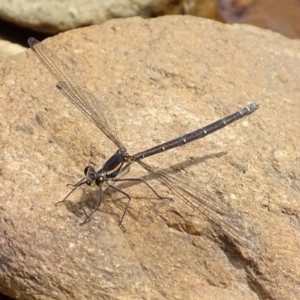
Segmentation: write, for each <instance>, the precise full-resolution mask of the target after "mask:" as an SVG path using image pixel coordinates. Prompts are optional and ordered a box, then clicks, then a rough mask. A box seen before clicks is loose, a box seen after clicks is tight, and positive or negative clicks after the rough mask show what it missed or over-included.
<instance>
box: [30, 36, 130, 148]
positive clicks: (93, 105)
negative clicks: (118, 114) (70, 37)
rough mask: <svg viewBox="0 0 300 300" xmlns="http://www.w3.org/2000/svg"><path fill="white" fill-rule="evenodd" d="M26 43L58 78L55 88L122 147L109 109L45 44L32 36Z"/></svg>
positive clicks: (114, 120)
mask: <svg viewBox="0 0 300 300" xmlns="http://www.w3.org/2000/svg"><path fill="white" fill-rule="evenodd" d="M28 44H29V46H30V48H31V49H32V50H33V52H34V53H35V54H36V55H37V57H38V58H39V59H40V60H41V62H42V63H43V64H44V65H45V66H46V67H47V68H48V70H49V71H50V72H51V73H52V75H53V76H54V77H55V78H56V79H57V80H58V83H57V88H58V89H59V90H60V91H61V92H62V93H63V94H64V95H65V96H66V97H67V98H68V99H69V100H70V101H71V102H72V103H73V104H74V105H75V106H77V107H78V108H79V109H80V110H81V111H82V112H83V113H84V114H85V115H86V117H87V118H88V119H90V120H91V121H92V122H93V123H94V124H95V125H96V126H97V127H98V128H99V129H100V130H101V131H102V132H103V133H104V134H105V135H106V136H107V137H108V138H109V139H110V140H111V141H112V142H113V143H114V144H115V145H116V146H117V147H118V148H124V145H123V143H122V142H121V141H120V140H119V138H118V137H117V121H116V119H115V117H114V115H113V113H112V112H111V110H110V109H109V108H108V107H107V106H106V105H105V104H104V103H103V102H102V101H100V100H99V99H98V98H96V97H95V96H94V95H93V94H92V93H91V92H89V91H88V89H87V88H86V87H85V86H84V85H83V84H82V83H81V82H80V80H79V79H78V77H77V76H76V75H75V74H74V72H73V71H72V70H71V69H70V68H69V67H68V66H67V65H66V64H65V63H64V62H63V61H62V60H60V59H59V58H58V57H57V56H56V55H55V54H54V53H53V52H52V51H51V50H50V49H48V48H47V47H46V46H45V45H43V44H42V43H41V42H39V41H38V40H37V39H35V38H32V37H31V38H29V39H28Z"/></svg>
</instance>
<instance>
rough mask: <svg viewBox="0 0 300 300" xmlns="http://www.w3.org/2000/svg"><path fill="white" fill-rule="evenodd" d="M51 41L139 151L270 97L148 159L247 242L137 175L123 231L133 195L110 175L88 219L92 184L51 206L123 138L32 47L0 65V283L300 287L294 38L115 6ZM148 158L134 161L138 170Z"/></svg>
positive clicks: (37, 292)
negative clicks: (219, 212) (91, 114)
mask: <svg viewBox="0 0 300 300" xmlns="http://www.w3.org/2000/svg"><path fill="white" fill-rule="evenodd" d="M45 44H46V45H47V46H48V47H49V48H51V49H52V50H53V51H54V52H55V53H57V54H58V55H59V57H60V58H62V59H63V60H64V61H65V62H66V63H68V64H69V65H71V66H72V67H74V69H75V70H76V71H75V72H76V73H77V74H78V75H79V76H80V78H81V79H82V81H83V82H84V83H85V84H86V85H87V87H88V88H89V89H90V90H91V91H92V92H93V93H95V94H97V95H98V96H99V98H100V99H105V101H106V103H107V105H109V106H110V108H111V109H112V111H113V112H114V114H115V116H116V118H117V120H118V124H119V132H120V133H119V136H120V138H121V139H122V141H123V142H124V143H125V144H126V145H127V148H128V149H127V150H128V151H129V153H136V152H138V151H141V150H143V149H146V148H148V147H150V146H153V145H155V144H157V143H159V142H163V141H165V140H167V139H169V138H171V137H176V136H178V135H180V134H183V133H186V132H188V131H191V130H194V129H196V128H198V127H200V126H203V125H206V124H208V123H209V122H211V121H214V120H216V119H218V118H220V117H223V116H225V115H227V114H229V113H232V112H234V111H236V110H237V109H239V108H242V107H243V106H244V105H246V104H249V103H250V102H253V101H257V102H259V103H260V105H261V106H260V109H259V110H258V111H257V112H255V113H254V114H253V115H251V116H250V117H248V118H245V119H243V120H241V121H239V122H237V123H235V124H232V125H230V126H229V127H227V128H226V129H223V130H222V131H219V132H217V133H215V134H213V135H211V136H208V137H206V138H205V139H203V140H201V141H198V142H195V143H192V144H190V145H187V146H185V147H182V148H180V149H176V150H172V151H170V152H166V153H162V154H160V155H157V156H154V157H152V158H149V159H147V162H148V163H151V164H152V165H155V166H159V167H161V168H163V169H164V168H167V167H169V166H173V168H172V170H173V172H175V175H176V176H182V177H183V178H185V179H189V180H190V181H192V182H193V185H194V186H196V187H197V189H199V194H200V195H211V197H212V198H213V199H212V201H219V202H220V203H221V202H223V203H224V205H226V207H227V209H228V211H232V212H234V214H239V215H241V216H242V218H241V222H240V225H241V226H242V227H243V228H245V232H246V233H247V235H248V237H249V244H250V247H245V246H243V245H239V244H238V243H235V242H229V241H228V239H226V236H222V235H221V234H220V232H219V231H218V230H215V229H214V228H213V227H212V224H210V222H208V221H207V220H206V219H205V218H204V217H202V216H201V215H199V214H198V213H197V212H195V211H193V210H192V209H191V208H189V206H187V205H186V204H185V203H183V202H181V201H180V200H179V199H177V198H174V199H173V201H169V200H157V199H155V197H154V196H153V194H152V193H151V191H149V190H148V189H147V187H145V186H144V185H142V184H138V185H128V184H127V185H126V184H125V187H126V191H127V192H128V193H130V194H131V195H133V196H134V198H133V199H132V202H131V206H130V209H129V212H128V213H127V215H126V217H125V219H124V223H123V225H124V228H125V229H126V232H123V231H122V230H121V229H120V227H119V226H118V216H120V215H121V214H122V209H123V208H124V205H125V203H126V201H125V200H124V199H123V198H122V195H120V194H118V193H112V192H111V191H110V190H107V192H106V201H105V202H104V205H103V206H102V208H101V210H100V211H97V212H96V213H95V214H94V217H93V219H92V220H91V222H89V223H88V224H87V225H85V226H79V224H80V222H81V221H82V220H83V217H84V216H83V215H82V213H80V210H78V203H81V204H85V205H91V203H93V199H94V198H95V197H96V196H97V190H95V192H93V190H91V189H88V188H86V189H82V190H80V191H77V192H76V193H75V194H73V195H72V196H71V198H70V201H69V202H67V205H66V206H61V207H55V206H54V203H55V202H56V201H58V200H61V199H62V197H63V196H64V195H66V193H67V192H68V188H66V187H65V184H66V183H69V182H76V180H78V179H79V178H80V177H81V176H82V175H81V174H82V173H81V170H82V169H83V168H84V167H85V166H86V165H87V164H89V163H90V162H93V163H95V164H97V166H100V165H101V162H103V161H104V160H105V159H107V158H108V157H109V156H110V155H111V154H112V153H113V152H114V151H115V150H116V149H115V148H114V147H113V145H112V143H111V142H110V141H108V140H107V138H105V137H104V135H103V134H102V133H101V132H99V131H98V130H97V129H96V128H95V127H94V126H92V125H91V124H90V123H88V122H87V121H86V119H85V117H84V116H82V114H81V113H80V112H79V111H78V110H77V109H76V108H74V107H73V106H72V105H71V104H70V103H69V102H68V100H66V99H65V98H64V97H63V96H62V95H61V94H60V93H59V92H58V91H56V89H55V79H54V78H53V77H52V75H51V74H49V72H48V70H46V69H45V67H44V66H43V65H42V64H41V63H40V62H39V61H38V60H37V58H36V56H35V55H34V54H33V53H32V51H27V52H26V53H23V54H20V55H18V56H15V57H12V58H11V59H9V60H6V61H5V62H4V63H2V65H1V68H0V78H1V81H0V84H1V86H0V99H1V103H2V107H1V109H0V114H1V137H0V140H1V143H0V145H1V152H0V153H1V159H0V161H1V165H0V170H1V172H0V174H1V177H0V187H1V188H0V193H1V198H0V211H1V214H0V228H1V229H0V243H1V245H0V246H1V253H0V255H1V256H0V262H1V264H0V291H1V292H2V293H5V294H8V295H10V296H14V297H15V298H17V297H18V298H19V299H100V298H101V299H115V298H116V299H141V298H143V299H183V298H185V299H299V294H300V288H299V287H300V284H299V283H300V282H299V281H300V280H299V278H300V271H299V268H298V267H297V266H299V265H300V259H299V256H298V255H297V254H298V252H299V251H298V250H299V246H300V237H299V230H300V226H299V214H300V213H299V211H300V204H299V201H298V200H299V190H300V186H299V175H300V174H299V170H300V168H299V167H300V166H299V161H300V160H299V128H300V124H299V123H300V121H299V113H300V103H299V100H298V99H299V97H300V89H299V81H298V79H299V78H300V74H299V73H300V57H299V54H298V52H299V51H298V49H299V42H298V41H291V40H288V39H286V38H284V37H282V36H280V35H278V34H274V33H271V32H268V31H263V30H260V29H257V28H254V27H251V26H229V25H227V26H226V25H222V24H220V23H215V22H212V21H207V20H201V19H199V18H192V17H165V18H159V19H155V20H147V21H146V20H143V19H140V18H134V19H126V20H114V21H110V22H107V23H105V24H104V25H102V26H93V27H88V28H84V29H80V30H74V31H69V32H67V33H64V34H61V35H59V36H57V37H55V38H52V39H49V40H48V41H46V42H45ZM97 91H98V92H97ZM46 128H47V130H46ZM226 152H227V153H226ZM183 168H185V169H184V170H183ZM138 174H144V173H143V172H142V170H140V169H139V168H138V167H136V168H134V167H133V168H132V170H131V174H130V176H135V175H138ZM150 179H151V178H150ZM152 179H153V178H152ZM150 182H151V185H152V186H153V187H154V188H155V189H156V190H157V191H158V192H159V193H160V194H167V195H168V192H167V190H166V189H165V187H163V186H162V185H161V184H159V183H158V182H156V181H155V180H151V181H150ZM122 186H123V187H124V185H122ZM125 187H124V188H125ZM214 195H215V196H214ZM112 199H113V200H114V201H112ZM190 233H194V234H190ZM241 233H242V232H241Z"/></svg>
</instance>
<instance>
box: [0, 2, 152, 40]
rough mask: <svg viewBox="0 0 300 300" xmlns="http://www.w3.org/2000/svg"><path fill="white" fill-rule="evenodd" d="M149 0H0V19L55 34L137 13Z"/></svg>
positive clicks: (139, 12) (138, 13)
mask: <svg viewBox="0 0 300 300" xmlns="http://www.w3.org/2000/svg"><path fill="white" fill-rule="evenodd" d="M150 2H151V0H139V1H137V2H135V3H132V2H128V1H120V0H105V1H99V0H90V1H85V0H76V1H74V0H72V1H70V0H69V1H60V0H54V1H43V0H42V1H41V0H35V1H28V2H26V3H24V2H22V1H21V2H20V1H19V0H2V1H1V9H0V18H1V19H2V20H5V21H8V22H11V23H13V24H18V25H19V26H22V27H25V28H30V29H32V30H36V31H41V32H44V33H50V34H55V33H58V32H61V31H66V30H69V29H73V28H77V27H82V26H88V25H92V24H99V23H103V22H105V21H107V20H109V19H112V18H128V17H132V16H136V15H140V14H141V12H142V11H143V10H144V9H145V8H146V6H147V5H149V3H150Z"/></svg>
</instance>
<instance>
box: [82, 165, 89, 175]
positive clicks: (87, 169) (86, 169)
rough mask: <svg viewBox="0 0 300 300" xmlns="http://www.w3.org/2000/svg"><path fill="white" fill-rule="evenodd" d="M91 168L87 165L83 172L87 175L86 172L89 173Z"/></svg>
mask: <svg viewBox="0 0 300 300" xmlns="http://www.w3.org/2000/svg"><path fill="white" fill-rule="evenodd" d="M89 169H90V167H85V168H84V171H83V172H84V175H86V174H87V173H88V171H89Z"/></svg>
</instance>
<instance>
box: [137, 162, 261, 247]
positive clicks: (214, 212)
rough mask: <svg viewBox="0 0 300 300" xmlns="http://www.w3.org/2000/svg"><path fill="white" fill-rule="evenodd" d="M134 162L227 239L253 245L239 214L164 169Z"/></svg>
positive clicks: (244, 244) (240, 243)
mask: <svg viewBox="0 0 300 300" xmlns="http://www.w3.org/2000/svg"><path fill="white" fill-rule="evenodd" d="M136 162H137V163H138V164H139V165H141V166H142V167H143V168H144V169H146V170H147V171H148V172H149V173H150V174H153V175H154V176H155V177H156V178H157V179H158V180H159V181H160V182H161V183H163V184H164V185H165V186H166V187H167V188H168V189H169V190H170V192H171V193H172V194H173V195H175V196H177V197H178V198H179V199H180V200H182V201H183V202H184V203H186V204H187V205H189V206H190V207H191V208H193V209H195V211H196V212H198V213H200V214H201V215H202V216H204V217H205V218H206V219H207V220H208V221H209V222H210V223H211V224H212V225H213V226H215V227H217V228H219V229H220V230H221V231H222V233H223V234H224V235H225V236H226V237H227V238H229V240H231V241H233V242H235V243H237V244H239V245H241V246H244V247H246V248H250V249H251V248H254V247H255V242H254V241H253V240H251V238H250V236H249V235H248V234H247V233H246V231H245V229H244V228H243V224H242V217H241V216H240V215H237V214H235V213H231V212H229V211H228V209H227V210H226V209H225V208H224V207H221V206H220V204H217V203H216V202H215V200H214V199H212V198H210V197H206V196H203V195H200V192H199V191H196V190H195V189H193V188H191V186H190V185H189V184H188V183H187V182H185V181H183V180H179V179H178V178H177V177H174V176H172V175H169V174H167V172H165V171H162V170H158V169H156V168H153V167H152V166H149V165H148V164H146V163H144V162H142V161H140V160H137V161H136Z"/></svg>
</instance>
